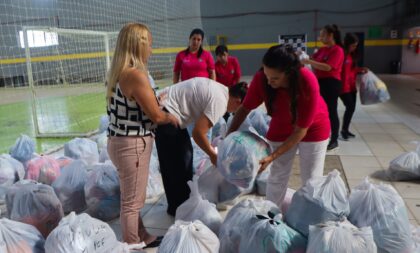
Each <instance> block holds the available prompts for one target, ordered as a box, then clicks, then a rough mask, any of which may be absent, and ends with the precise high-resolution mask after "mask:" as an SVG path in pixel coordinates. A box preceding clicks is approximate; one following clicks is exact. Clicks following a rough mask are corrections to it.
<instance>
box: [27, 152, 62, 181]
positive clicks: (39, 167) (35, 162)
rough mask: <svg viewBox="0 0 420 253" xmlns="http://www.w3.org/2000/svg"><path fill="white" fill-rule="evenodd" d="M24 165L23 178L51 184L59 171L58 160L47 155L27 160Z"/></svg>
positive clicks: (58, 174)
mask: <svg viewBox="0 0 420 253" xmlns="http://www.w3.org/2000/svg"><path fill="white" fill-rule="evenodd" d="M26 167H27V170H26V175H25V179H32V180H35V181H38V182H40V183H44V184H48V185H51V184H52V183H53V182H54V181H55V180H56V179H57V177H58V176H60V173H61V170H60V165H59V164H58V162H57V161H56V160H55V159H54V158H52V157H50V156H47V155H45V156H38V157H35V158H33V159H31V160H29V161H28V162H27V165H26Z"/></svg>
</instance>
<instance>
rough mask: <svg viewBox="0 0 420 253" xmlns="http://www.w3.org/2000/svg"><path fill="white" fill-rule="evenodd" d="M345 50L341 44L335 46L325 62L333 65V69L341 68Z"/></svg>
mask: <svg viewBox="0 0 420 253" xmlns="http://www.w3.org/2000/svg"><path fill="white" fill-rule="evenodd" d="M343 61H344V52H343V49H342V48H341V47H340V46H337V45H336V46H335V47H334V48H333V49H332V50H331V52H330V55H329V57H328V59H327V61H326V62H325V63H327V64H328V65H330V66H331V68H333V69H335V70H336V69H340V68H341V67H342V66H343Z"/></svg>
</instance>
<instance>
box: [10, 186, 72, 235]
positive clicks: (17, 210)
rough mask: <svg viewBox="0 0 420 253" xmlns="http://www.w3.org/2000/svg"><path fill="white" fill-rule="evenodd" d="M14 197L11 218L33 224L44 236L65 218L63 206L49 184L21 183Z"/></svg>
mask: <svg viewBox="0 0 420 253" xmlns="http://www.w3.org/2000/svg"><path fill="white" fill-rule="evenodd" d="M12 199H13V201H12V202H11V206H8V207H7V210H10V219H12V220H15V221H20V222H23V223H26V224H30V225H33V226H34V227H36V228H37V229H38V230H39V232H41V234H42V235H43V236H44V237H47V236H48V234H49V233H50V232H51V231H52V230H53V229H54V228H55V227H56V226H57V225H58V223H59V221H60V220H61V218H63V215H64V214H63V207H62V206H61V203H60V200H59V199H58V198H57V196H56V195H55V193H54V190H53V188H52V187H51V186H49V185H45V184H31V183H29V184H20V185H19V186H18V190H17V191H16V192H14V197H13V198H12Z"/></svg>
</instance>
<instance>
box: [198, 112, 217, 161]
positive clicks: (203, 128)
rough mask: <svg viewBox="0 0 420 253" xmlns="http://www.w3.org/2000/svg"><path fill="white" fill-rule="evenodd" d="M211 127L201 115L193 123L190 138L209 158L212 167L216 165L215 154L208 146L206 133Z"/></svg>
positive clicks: (207, 120) (208, 121)
mask: <svg viewBox="0 0 420 253" xmlns="http://www.w3.org/2000/svg"><path fill="white" fill-rule="evenodd" d="M212 126H213V124H212V123H211V121H210V120H209V119H208V118H207V117H206V116H205V115H204V114H203V115H201V116H200V118H199V119H198V120H197V121H196V122H195V126H194V129H193V132H192V137H193V139H194V141H195V143H197V145H198V146H199V147H200V148H201V149H202V150H203V151H204V152H205V153H206V154H207V155H208V156H209V157H210V160H211V162H212V164H213V165H216V162H217V154H216V151H215V150H214V148H213V147H212V146H211V145H210V142H209V140H208V139H207V132H208V131H209V130H210V128H211V127H212Z"/></svg>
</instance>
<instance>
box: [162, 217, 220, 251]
mask: <svg viewBox="0 0 420 253" xmlns="http://www.w3.org/2000/svg"><path fill="white" fill-rule="evenodd" d="M219 246H220V243H219V239H218V238H217V236H216V235H215V234H214V233H213V232H212V231H211V230H210V229H209V228H208V227H207V226H206V225H204V224H203V223H202V222H201V221H199V220H196V221H194V222H190V221H188V222H187V221H182V220H177V221H175V224H174V225H172V226H171V227H170V228H169V229H168V232H166V234H165V237H164V238H163V240H162V242H161V244H160V246H159V248H158V251H157V252H158V253H198V252H200V253H218V252H219Z"/></svg>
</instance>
